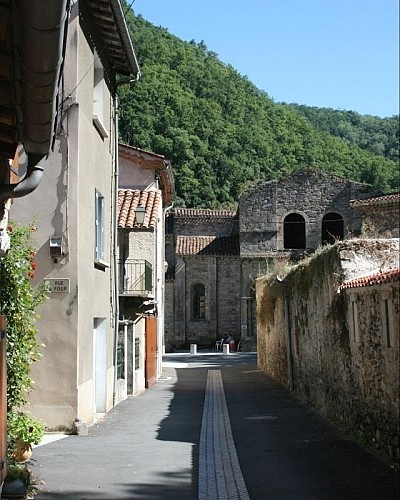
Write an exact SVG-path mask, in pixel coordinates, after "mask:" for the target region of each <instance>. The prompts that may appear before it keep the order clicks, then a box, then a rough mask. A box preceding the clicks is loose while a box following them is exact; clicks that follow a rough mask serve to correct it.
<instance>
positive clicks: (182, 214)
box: [174, 208, 237, 221]
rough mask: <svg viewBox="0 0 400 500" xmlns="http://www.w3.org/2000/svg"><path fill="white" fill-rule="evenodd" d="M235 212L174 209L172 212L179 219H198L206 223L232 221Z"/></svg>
mask: <svg viewBox="0 0 400 500" xmlns="http://www.w3.org/2000/svg"><path fill="white" fill-rule="evenodd" d="M236 214H237V213H236V211H233V210H211V209H208V208H176V209H175V210H174V215H175V217H179V218H188V219H192V218H200V219H207V220H208V221H211V220H213V221H215V220H221V219H234V218H235V217H236Z"/></svg>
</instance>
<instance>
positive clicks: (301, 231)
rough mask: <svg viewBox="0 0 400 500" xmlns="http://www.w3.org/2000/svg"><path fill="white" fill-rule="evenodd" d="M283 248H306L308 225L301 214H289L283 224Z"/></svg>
mask: <svg viewBox="0 0 400 500" xmlns="http://www.w3.org/2000/svg"><path fill="white" fill-rule="evenodd" d="M283 246H284V248H287V249H304V248H306V223H305V220H304V217H303V216H302V215H300V214H289V215H287V216H286V217H285V220H284V222H283Z"/></svg>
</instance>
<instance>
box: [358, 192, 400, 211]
mask: <svg viewBox="0 0 400 500" xmlns="http://www.w3.org/2000/svg"><path fill="white" fill-rule="evenodd" d="M399 203H400V193H391V194H384V195H381V196H373V197H372V198H364V199H361V200H350V206H351V207H352V208H355V207H367V206H376V205H392V204H393V205H398V204H399Z"/></svg>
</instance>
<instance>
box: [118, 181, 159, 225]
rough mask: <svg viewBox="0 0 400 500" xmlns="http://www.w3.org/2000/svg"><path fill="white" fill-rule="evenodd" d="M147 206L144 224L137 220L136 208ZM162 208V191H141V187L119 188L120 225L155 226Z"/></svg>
mask: <svg viewBox="0 0 400 500" xmlns="http://www.w3.org/2000/svg"><path fill="white" fill-rule="evenodd" d="M139 205H142V206H143V207H145V209H146V211H145V217H144V222H143V224H141V225H140V224H137V223H136V220H135V211H136V208H137V207H138V206H139ZM160 209H161V191H159V190H152V191H140V190H139V189H119V190H118V227H123V228H154V227H155V226H156V224H157V217H158V213H159V210H160Z"/></svg>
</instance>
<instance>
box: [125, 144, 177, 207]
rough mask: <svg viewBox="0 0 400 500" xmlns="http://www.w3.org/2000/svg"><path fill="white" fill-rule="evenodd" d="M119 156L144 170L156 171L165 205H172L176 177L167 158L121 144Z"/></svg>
mask: <svg viewBox="0 0 400 500" xmlns="http://www.w3.org/2000/svg"><path fill="white" fill-rule="evenodd" d="M118 149H119V156H120V157H122V158H125V159H126V160H129V161H131V162H132V163H133V164H135V165H137V166H138V167H140V168H141V169H142V170H154V172H155V173H156V174H157V176H158V178H159V181H160V189H161V192H162V198H163V204H164V206H168V205H170V204H171V203H172V200H173V197H174V194H175V184H174V177H173V173H172V165H171V162H170V161H169V160H166V159H165V156H163V155H160V154H156V153H152V152H150V151H145V150H143V149H140V148H137V147H135V146H128V145H126V144H119V148H118Z"/></svg>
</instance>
